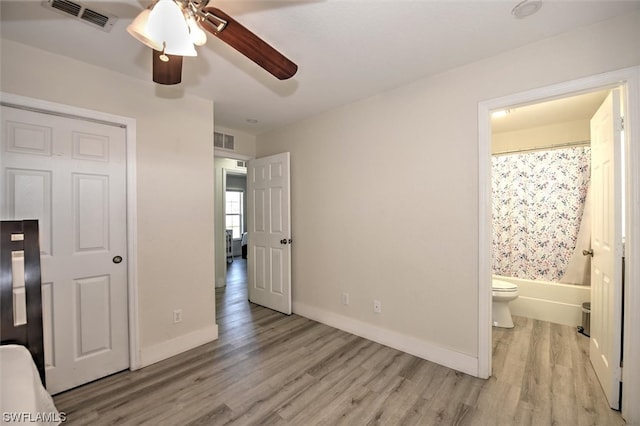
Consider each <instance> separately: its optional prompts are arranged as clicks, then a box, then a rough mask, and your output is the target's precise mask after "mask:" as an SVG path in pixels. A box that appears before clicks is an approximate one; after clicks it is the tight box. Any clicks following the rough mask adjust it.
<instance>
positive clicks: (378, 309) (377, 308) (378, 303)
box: [373, 300, 382, 314]
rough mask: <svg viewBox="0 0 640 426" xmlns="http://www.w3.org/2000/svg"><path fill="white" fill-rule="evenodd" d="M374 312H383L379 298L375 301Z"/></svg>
mask: <svg viewBox="0 0 640 426" xmlns="http://www.w3.org/2000/svg"><path fill="white" fill-rule="evenodd" d="M373 312H375V313H376V314H379V313H381V312H382V303H380V301H379V300H374V301H373Z"/></svg>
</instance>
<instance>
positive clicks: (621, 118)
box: [620, 117, 624, 130]
mask: <svg viewBox="0 0 640 426" xmlns="http://www.w3.org/2000/svg"><path fill="white" fill-rule="evenodd" d="M620 130H624V117H620Z"/></svg>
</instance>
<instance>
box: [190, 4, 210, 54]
mask: <svg viewBox="0 0 640 426" xmlns="http://www.w3.org/2000/svg"><path fill="white" fill-rule="evenodd" d="M187 25H188V26H189V35H190V36H191V41H192V42H193V44H195V45H196V46H202V45H204V44H205V43H206V42H207V33H205V32H204V30H203V29H202V28H200V25H199V24H198V21H197V20H196V18H195V16H193V13H191V12H189V14H188V16H187Z"/></svg>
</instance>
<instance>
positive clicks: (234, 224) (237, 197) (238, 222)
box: [225, 190, 244, 239]
mask: <svg viewBox="0 0 640 426" xmlns="http://www.w3.org/2000/svg"><path fill="white" fill-rule="evenodd" d="M243 209H244V192H242V191H234V190H230V191H227V192H226V205H225V214H226V216H227V217H226V221H227V229H231V230H232V231H233V234H232V237H233V239H238V238H242V232H243V226H242V212H243V211H244V210H243Z"/></svg>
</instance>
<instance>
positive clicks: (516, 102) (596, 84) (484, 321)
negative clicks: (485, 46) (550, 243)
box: [478, 67, 640, 416]
mask: <svg viewBox="0 0 640 426" xmlns="http://www.w3.org/2000/svg"><path fill="white" fill-rule="evenodd" d="M639 84H640V82H639V78H638V69H637V67H636V68H630V69H624V70H620V71H616V72H610V73H606V74H602V75H598V76H592V77H588V78H584V79H580V80H575V81H571V82H567V83H562V84H557V85H554V86H549V87H545V88H541V89H534V90H531V91H528V92H523V93H519V94H514V95H510V96H506V97H503V98H497V99H493V100H491V101H485V102H481V103H480V104H479V109H478V112H479V115H478V120H479V149H480V151H479V218H480V221H479V247H480V250H479V252H478V253H479V291H480V293H479V294H480V295H481V296H480V297H479V306H478V308H479V309H478V314H479V321H478V323H479V329H478V335H479V341H478V344H479V345H478V347H479V351H478V361H479V363H478V374H479V376H480V377H485V378H488V377H489V376H490V375H491V335H492V328H491V302H492V300H491V275H492V273H491V251H490V242H491V226H490V217H491V199H490V198H491V184H490V180H489V177H490V158H491V149H490V146H491V145H490V141H491V130H490V129H491V126H490V112H491V111H495V110H500V109H505V108H510V107H514V106H521V105H527V104H532V103H536V102H540V101H543V100H550V99H558V98H561V97H566V96H570V95H576V94H582V93H587V92H592V91H595V90H604V89H611V88H614V87H622V89H623V90H622V92H623V98H624V99H625V104H624V105H625V107H624V109H625V115H626V116H627V123H625V127H627V128H633V124H634V123H631V120H632V119H635V117H638V108H639V107H638V85H639ZM625 139H626V140H625V145H624V151H625V153H626V154H627V155H626V158H627V165H626V166H627V167H626V170H627V173H626V174H625V177H624V179H625V181H626V182H625V183H626V190H625V191H626V194H627V198H628V199H629V202H628V203H627V206H626V209H625V212H624V219H625V222H626V229H627V241H626V243H627V247H626V250H627V252H626V253H625V255H626V258H627V262H626V269H625V273H624V278H625V279H624V282H625V286H626V288H625V306H624V315H625V327H624V337H625V345H624V354H623V356H624V358H625V359H629V358H628V357H630V358H631V359H633V356H637V354H638V351H639V350H640V341H639V339H638V331H639V330H637V325H636V324H633V323H632V321H631V319H632V318H631V316H632V314H631V313H630V311H632V310H636V309H638V307H639V306H640V295H638V294H636V293H633V292H631V293H630V292H629V289H630V287H629V285H630V283H632V282H637V280H638V277H639V276H640V260H639V259H638V258H637V256H635V255H633V256H630V253H629V250H630V249H629V247H630V246H632V243H633V242H635V241H639V240H640V232H638V231H637V230H636V229H634V228H633V227H632V226H631V225H633V224H635V223H636V221H637V220H638V217H639V214H640V211H639V210H638V207H637V206H635V203H634V202H633V200H634V199H636V198H637V195H636V194H637V192H638V190H639V189H640V179H638V176H637V175H635V174H632V173H629V172H628V171H629V170H631V169H632V168H634V167H638V164H637V162H638V161H639V158H640V157H639V156H638V154H639V151H640V148H639V147H638V143H639V142H638V135H636V134H635V133H633V134H632V133H631V132H628V133H627V135H626V138H625ZM635 290H636V291H637V289H635ZM630 294H633V297H629V295H630ZM618 332H620V333H621V331H620V329H618ZM624 376H625V378H626V379H625V380H624V382H625V392H624V393H623V395H622V398H623V400H622V410H623V416H624V415H625V409H626V410H627V411H628V412H630V413H633V411H634V410H636V409H635V408H634V407H633V406H632V404H631V403H630V402H631V401H632V400H634V398H637V397H638V395H639V392H640V387H639V386H638V385H637V383H638V382H639V372H638V371H636V369H635V368H633V367H632V368H629V369H625V370H624ZM625 402H626V404H625Z"/></svg>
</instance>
